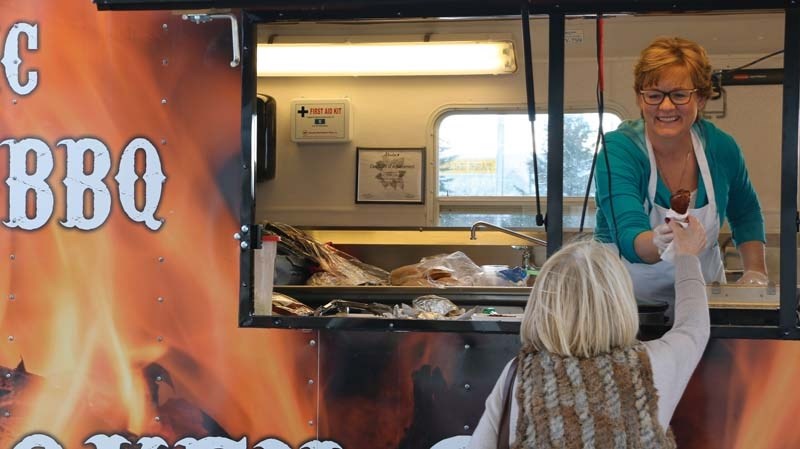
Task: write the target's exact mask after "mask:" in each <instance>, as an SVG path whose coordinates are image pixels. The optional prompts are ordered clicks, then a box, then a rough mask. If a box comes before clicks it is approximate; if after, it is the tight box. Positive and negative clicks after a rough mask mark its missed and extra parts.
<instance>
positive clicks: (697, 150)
mask: <svg viewBox="0 0 800 449" xmlns="http://www.w3.org/2000/svg"><path fill="white" fill-rule="evenodd" d="M645 140H646V143H647V155H648V156H649V158H650V182H649V185H648V189H647V190H648V192H647V193H648V200H647V201H645V203H644V210H645V212H646V213H647V212H648V209H650V210H649V216H650V226H651V227H652V228H655V227H656V226H658V225H660V224H663V223H664V218H665V217H666V215H667V210H668V209H667V208H664V207H661V206H659V205H658V204H656V203H655V197H656V184H657V182H658V169H657V167H656V159H655V154H654V153H653V145H652V144H651V143H650V139H648V138H647V136H646V135H645ZM692 144H693V146H694V155H695V157H696V158H697V167H698V169H699V170H700V175H701V176H702V177H703V183H704V184H705V188H706V193H707V194H708V204H706V205H705V206H703V207H701V208H695V209H689V214H691V215H692V216H694V217H695V218H697V220H698V221H699V222H700V223H702V225H703V228H705V231H706V240H707V242H706V247H705V249H704V250H703V252H702V253H700V255H699V258H700V267H701V269H702V271H703V277H704V278H705V281H706V283H711V282H714V281H717V282H719V283H721V284H724V283H725V269H724V268H723V265H722V258H721V257H720V252H719V243H718V242H717V240H718V238H719V228H720V223H719V214H718V213H717V201H716V196H715V194H714V183H713V181H712V179H711V171H710V170H709V168H708V160H707V159H706V153H705V149H704V148H703V144H702V142H701V141H700V139H699V138H698V137H697V135H696V134H695V132H694V130H692ZM651 205H652V208H649V207H648V206H651ZM622 262H623V263H624V264H625V266H626V267H627V268H628V271H630V274H631V278H633V292H634V294H635V295H636V298H637V299H640V300H662V301H667V302H668V303H669V305H670V312H669V314H670V315H672V314H673V313H674V304H675V266H674V265H673V264H672V263H669V262H664V261H663V260H661V261H659V262H657V263H654V264H646V263H631V262H628V261H627V260H626V259H625V258H624V257H623V258H622Z"/></svg>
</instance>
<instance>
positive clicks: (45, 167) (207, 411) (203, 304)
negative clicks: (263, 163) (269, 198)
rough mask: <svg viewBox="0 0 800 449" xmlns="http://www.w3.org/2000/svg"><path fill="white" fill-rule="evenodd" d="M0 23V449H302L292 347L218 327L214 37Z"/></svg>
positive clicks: (233, 204)
mask: <svg viewBox="0 0 800 449" xmlns="http://www.w3.org/2000/svg"><path fill="white" fill-rule="evenodd" d="M0 11H2V13H1V14H0V52H2V55H0V179H2V180H3V181H5V182H4V183H2V184H0V186H2V190H3V191H2V193H0V221H1V223H0V335H2V338H1V339H0V382H2V386H0V447H2V448H10V447H13V445H15V444H16V445H18V446H19V447H20V448H22V447H36V446H39V447H47V448H54V447H56V446H55V445H56V444H58V445H60V446H61V447H66V448H70V449H75V448H77V447H81V446H82V445H83V444H84V442H88V443H91V444H95V445H97V446H98V447H104V448H111V447H113V448H115V449H116V448H117V447H118V446H119V444H120V442H121V441H125V440H127V441H131V442H134V443H135V442H137V441H139V440H138V439H139V438H140V437H143V436H153V437H158V438H161V439H163V440H164V441H165V442H166V444H167V445H173V444H174V443H175V442H176V441H177V440H179V439H180V438H183V437H196V438H202V437H204V436H206V435H220V436H229V437H231V438H233V439H235V440H237V441H238V440H240V439H241V438H243V437H247V444H248V445H252V444H255V443H257V442H258V441H260V440H261V439H262V438H264V437H267V436H270V435H279V436H280V438H281V439H282V440H284V441H286V442H287V443H289V444H292V445H293V446H295V445H297V444H299V442H301V441H305V440H307V439H309V438H310V437H311V436H313V435H314V434H315V431H314V429H313V428H310V427H309V425H308V424H307V423H308V421H309V419H310V418H313V417H314V412H315V398H314V390H313V389H310V388H309V387H308V385H307V384H306V382H305V379H308V378H311V377H312V375H313V374H314V373H315V371H314V370H313V368H314V366H315V359H314V358H313V357H315V354H314V353H313V352H312V351H306V352H304V351H303V349H304V348H307V347H308V346H307V344H306V340H307V339H306V338H305V335H304V334H302V333H300V332H296V333H295V332H269V331H264V330H252V329H240V328H238V326H237V323H238V287H237V286H238V277H239V273H238V269H239V247H238V242H236V241H234V240H233V238H232V236H233V234H234V232H236V230H237V229H238V227H239V224H238V217H239V211H238V207H239V203H240V198H239V196H240V195H241V193H240V188H241V187H240V185H241V177H240V176H241V165H242V164H241V161H240V158H241V156H240V154H241V148H240V145H241V144H240V141H241V134H240V120H241V119H240V116H241V112H240V111H241V70H240V69H239V68H235V69H234V68H231V67H230V60H231V44H230V40H231V37H230V36H231V31H230V23H229V22H228V21H218V22H212V23H206V24H200V25H196V24H193V23H189V22H187V21H183V20H182V19H181V16H180V15H179V14H174V13H170V12H157V13H153V12H119V13H117V12H115V13H100V12H98V11H97V10H96V7H95V5H93V4H92V2H91V1H89V0H27V1H15V0H0ZM299 378H302V379H304V381H303V382H297V381H295V380H296V379H299ZM102 434H105V435H108V436H113V435H117V437H103V436H101V435H102ZM158 438H157V439H151V440H143V441H142V442H141V444H142V446H143V447H157V446H159V445H160V444H161V441H160V440H159V439H158ZM184 444H189V443H188V442H185V443H184ZM198 447H202V445H201V446H198Z"/></svg>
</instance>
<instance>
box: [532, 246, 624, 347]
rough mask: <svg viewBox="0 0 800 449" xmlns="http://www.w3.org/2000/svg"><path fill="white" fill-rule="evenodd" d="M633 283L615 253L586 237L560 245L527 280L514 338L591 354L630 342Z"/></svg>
mask: <svg viewBox="0 0 800 449" xmlns="http://www.w3.org/2000/svg"><path fill="white" fill-rule="evenodd" d="M638 329H639V314H638V311H637V308H636V299H635V298H634V296H633V283H632V282H631V277H630V275H629V274H628V270H627V269H626V268H625V266H624V265H623V264H622V262H621V261H620V259H619V256H618V255H617V254H616V253H615V252H614V251H612V250H611V249H610V248H609V247H608V246H607V245H605V244H603V243H600V242H597V241H595V240H591V239H585V240H578V241H575V242H572V243H569V244H567V245H565V246H564V247H562V248H561V249H560V250H559V251H557V252H556V253H555V254H553V255H552V256H551V257H550V258H549V259H548V260H547V261H546V262H545V264H544V266H542V269H541V271H540V273H539V276H537V278H536V282H534V284H533V289H532V290H531V295H530V297H529V298H528V304H527V306H526V307H525V314H524V315H523V318H522V326H521V328H520V337H521V339H522V342H523V344H531V345H533V346H534V347H535V348H536V349H539V350H547V351H549V352H551V353H554V354H559V355H564V356H574V357H592V356H595V355H598V354H602V353H606V352H609V351H611V350H612V349H614V348H624V347H628V346H630V345H632V344H633V343H634V342H635V341H636V333H637V332H638Z"/></svg>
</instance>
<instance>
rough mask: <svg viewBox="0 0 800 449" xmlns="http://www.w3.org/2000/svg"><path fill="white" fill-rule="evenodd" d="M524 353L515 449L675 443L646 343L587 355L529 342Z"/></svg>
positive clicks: (652, 447) (655, 447)
mask: <svg viewBox="0 0 800 449" xmlns="http://www.w3.org/2000/svg"><path fill="white" fill-rule="evenodd" d="M518 358H519V373H518V376H517V379H518V381H517V391H516V398H517V404H518V405H519V407H520V410H519V417H518V419H517V438H516V442H515V443H514V446H513V449H529V448H564V449H572V448H595V449H606V448H642V449H659V448H674V447H675V438H674V436H673V435H672V432H671V431H670V432H665V431H664V429H663V428H662V427H661V424H660V423H659V422H658V393H657V392H656V389H655V386H654V385H653V369H652V367H651V366H650V358H649V356H648V355H647V351H646V350H645V347H644V345H642V344H641V343H637V344H636V345H634V346H632V347H630V348H627V349H616V350H614V351H612V352H611V353H607V354H602V355H598V356H595V357H592V358H587V359H580V358H576V357H563V356H559V355H555V354H551V353H549V352H547V351H537V350H535V349H533V348H532V347H531V346H525V347H523V348H522V350H521V351H520V354H519V357H518Z"/></svg>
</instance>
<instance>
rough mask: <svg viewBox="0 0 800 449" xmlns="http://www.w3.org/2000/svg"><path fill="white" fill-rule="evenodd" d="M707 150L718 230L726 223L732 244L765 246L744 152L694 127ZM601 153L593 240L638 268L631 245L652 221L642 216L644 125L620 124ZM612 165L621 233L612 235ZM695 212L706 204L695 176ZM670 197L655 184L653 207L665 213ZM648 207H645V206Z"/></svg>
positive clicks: (715, 131) (646, 172)
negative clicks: (611, 245) (612, 247)
mask: <svg viewBox="0 0 800 449" xmlns="http://www.w3.org/2000/svg"><path fill="white" fill-rule="evenodd" d="M692 128H693V129H694V130H695V132H697V134H698V136H700V140H701V141H702V142H703V146H704V147H705V153H706V158H707V159H708V166H709V170H710V171H711V179H712V182H713V183H714V192H715V193H716V200H717V210H718V212H719V220H720V226H722V225H723V224H724V223H725V219H726V218H727V219H728V222H729V223H730V227H731V232H732V234H733V240H734V243H736V245H737V246H738V245H739V244H740V243H742V242H749V241H754V240H758V241H761V242H766V238H765V234H764V217H763V216H762V214H761V205H760V204H759V202H758V196H757V195H756V192H755V190H753V186H752V184H751V183H750V177H749V176H748V174H747V167H745V164H744V157H743V156H742V151H741V149H740V148H739V146H738V145H737V144H736V141H734V140H733V137H731V136H730V135H729V134H727V133H725V132H723V131H722V130H720V129H719V128H717V127H716V126H714V124H713V123H711V122H709V121H707V120H699V121H698V122H697V123H695V124H694V125H693V127H692ZM605 144H606V145H605V148H604V149H603V150H601V151H600V153H599V154H598V157H597V171H596V176H595V182H596V184H595V187H596V193H595V199H596V201H597V223H596V226H595V235H596V238H598V239H599V240H600V241H603V242H613V243H616V244H617V246H618V247H619V248H620V251H621V252H622V255H623V256H625V258H626V259H628V260H629V261H631V262H635V263H642V262H643V261H642V260H641V258H639V256H638V255H637V254H636V251H635V250H634V245H633V242H634V240H635V239H636V236H638V235H639V234H640V233H642V232H645V231H649V230H650V229H651V228H650V219H649V217H648V214H647V213H646V212H645V210H644V207H643V205H644V203H645V201H647V185H648V181H649V178H650V160H649V158H648V156H647V147H646V146H645V138H644V121H643V120H641V119H639V120H634V121H630V120H628V121H625V122H623V123H622V124H621V125H620V126H619V128H617V130H616V131H612V132H610V133H607V134H606V136H605ZM606 153H607V155H608V160H609V163H610V164H611V175H610V176H611V194H613V196H614V214H615V215H616V225H617V226H618V227H619V231H618V232H616V231H615V229H614V220H612V219H611V205H610V201H609V185H608V178H609V169H608V164H606ZM697 178H698V179H697V202H696V204H697V207H702V206H705V205H706V204H708V195H707V193H706V189H705V185H704V183H703V178H702V176H700V173H699V171H698V174H697ZM669 197H670V192H669V189H668V188H667V186H666V185H665V184H664V182H663V181H662V180H661V177H659V179H658V182H657V183H656V198H655V202H656V204H658V205H660V206H662V207H666V208H669ZM648 207H649V206H648Z"/></svg>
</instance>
